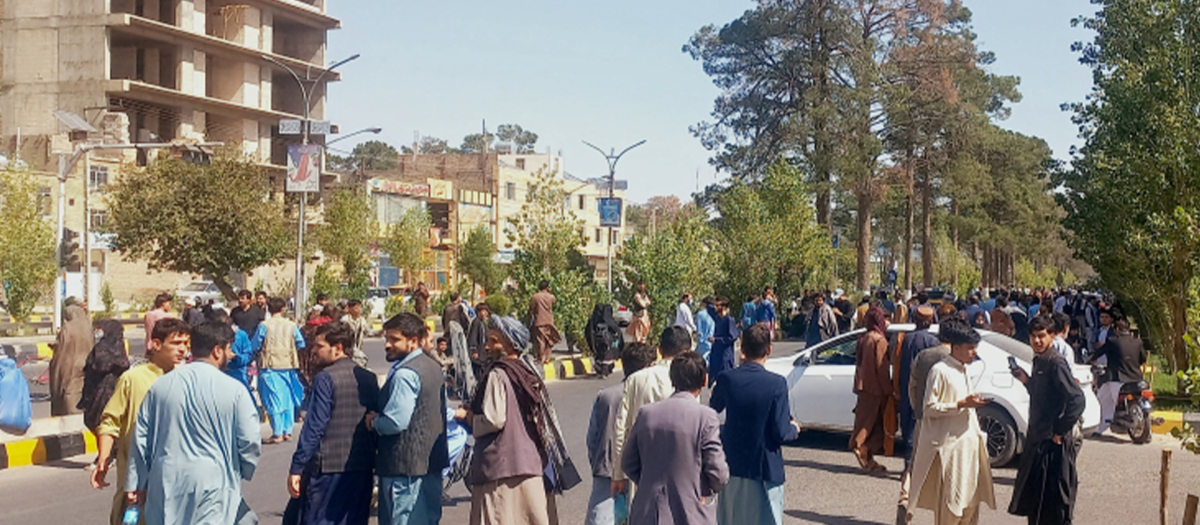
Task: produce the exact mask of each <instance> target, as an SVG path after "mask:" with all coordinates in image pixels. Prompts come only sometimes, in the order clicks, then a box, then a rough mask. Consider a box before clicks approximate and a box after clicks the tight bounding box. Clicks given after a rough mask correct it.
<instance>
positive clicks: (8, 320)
mask: <svg viewBox="0 0 1200 525" xmlns="http://www.w3.org/2000/svg"><path fill="white" fill-rule="evenodd" d="M91 313H92V314H97V313H101V312H91ZM145 317H146V314H145V312H143V313H140V314H129V313H125V314H112V315H110V316H108V317H105V319H116V320H118V321H140V320H142V319H145ZM53 320H54V315H52V314H51V315H31V316H29V319H28V320H26V321H25V322H26V323H49V322H50V321H53ZM16 322H17V320H16V319H13V317H12V316H11V315H5V316H0V324H16Z"/></svg>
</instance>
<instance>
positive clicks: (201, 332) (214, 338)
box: [155, 322, 233, 359]
mask: <svg viewBox="0 0 1200 525" xmlns="http://www.w3.org/2000/svg"><path fill="white" fill-rule="evenodd" d="M157 327H158V325H155V328H157ZM232 342H233V328H231V327H230V326H229V325H227V324H224V323H214V322H207V323H202V324H200V326H197V327H195V328H193V329H192V357H195V358H197V359H205V358H207V357H208V356H210V355H212V353H213V350H214V349H216V348H217V347H219V346H229V343H232Z"/></svg>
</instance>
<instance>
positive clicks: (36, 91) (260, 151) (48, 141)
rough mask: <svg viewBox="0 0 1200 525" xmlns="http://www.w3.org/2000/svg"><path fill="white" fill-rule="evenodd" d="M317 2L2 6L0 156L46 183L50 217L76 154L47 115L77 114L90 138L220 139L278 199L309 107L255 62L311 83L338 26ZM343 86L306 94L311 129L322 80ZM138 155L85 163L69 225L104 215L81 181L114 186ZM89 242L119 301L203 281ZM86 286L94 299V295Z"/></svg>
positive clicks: (99, 1)
mask: <svg viewBox="0 0 1200 525" xmlns="http://www.w3.org/2000/svg"><path fill="white" fill-rule="evenodd" d="M325 3H326V0H4V1H0V151H3V152H5V153H7V154H8V157H9V158H20V159H21V160H22V161H24V162H26V163H27V164H29V165H30V166H31V167H32V168H33V169H34V171H35V172H37V173H39V174H41V175H43V176H44V177H45V178H46V179H47V186H48V188H49V194H48V195H47V197H48V198H47V201H48V202H49V203H50V204H49V206H51V208H53V207H55V206H57V202H58V196H57V184H54V183H53V178H54V172H55V166H56V164H57V152H60V151H64V150H69V149H70V148H71V144H70V142H69V141H68V140H67V137H66V132H67V131H69V130H68V129H66V127H65V126H64V125H63V124H62V123H61V122H60V121H59V120H58V119H56V118H55V116H54V115H53V114H52V113H51V112H52V111H54V110H65V111H69V112H71V113H75V114H77V115H80V116H82V117H83V118H84V119H85V120H87V121H88V122H89V123H91V124H93V125H94V126H95V127H97V128H99V129H100V132H99V133H93V134H91V136H89V137H88V140H90V141H105V142H112V143H126V142H142V143H146V142H153V143H161V142H171V141H177V140H192V141H214V142H215V141H220V142H224V143H225V144H226V145H227V146H234V147H237V148H239V149H240V150H241V151H243V152H245V153H246V154H247V155H249V156H251V158H253V159H255V160H256V161H257V162H259V163H260V164H261V165H263V166H265V167H267V168H268V173H270V174H271V178H272V180H273V182H274V183H275V184H276V185H277V187H278V188H279V189H282V186H283V176H282V175H283V172H284V169H285V165H286V154H287V146H288V144H289V143H294V142H299V137H297V136H281V135H280V134H279V132H278V122H279V120H280V119H298V118H301V115H302V114H303V113H304V97H303V96H302V93H301V89H300V87H299V86H298V85H297V83H296V81H295V80H294V79H293V78H292V77H291V75H290V73H288V72H287V71H285V70H284V69H282V68H280V67H278V66H275V65H273V64H272V63H270V62H268V61H267V60H265V59H264V58H263V57H264V56H266V57H270V58H272V59H274V60H276V61H278V62H280V63H283V64H285V65H287V66H289V67H291V68H292V69H294V70H296V71H299V72H300V74H301V75H303V74H305V72H311V74H312V76H313V77H316V76H317V75H319V74H320V73H321V72H322V71H323V68H324V67H325V65H326V64H327V57H326V49H327V40H326V33H327V31H328V30H330V29H335V28H338V27H340V22H339V21H338V20H337V19H335V18H333V17H330V16H329V15H328V14H327V13H326V8H325ZM338 79H339V76H338V75H337V74H336V73H332V72H331V73H329V74H326V75H325V76H324V77H323V80H322V82H321V83H319V84H316V85H314V86H313V88H312V91H313V94H312V96H311V104H310V117H311V118H313V119H323V118H324V116H325V103H326V97H325V93H326V90H325V83H326V82H328V81H336V80H338ZM321 140H322V137H320V136H318V137H315V141H316V142H320V141H321ZM146 155H147V153H145V152H142V151H140V150H139V151H138V152H129V153H124V154H118V153H109V154H106V155H104V154H99V153H97V154H92V155H91V156H90V157H91V158H89V159H88V161H86V162H81V163H80V165H79V166H77V167H76V171H75V173H74V174H72V177H71V181H72V182H69V183H68V185H67V199H66V201H67V210H66V215H67V217H68V219H67V224H68V227H69V228H71V227H74V228H80V227H82V226H83V225H82V224H81V223H82V222H84V221H83V219H82V218H83V217H92V218H94V219H96V220H98V221H103V218H104V217H103V204H102V203H103V198H102V195H99V194H100V193H102V192H103V186H104V184H103V183H102V182H96V183H94V184H86V185H85V184H84V183H83V182H82V181H83V180H84V179H85V174H86V177H87V178H88V180H91V178H96V180H97V181H99V180H101V178H100V176H99V175H96V176H95V177H93V175H95V174H93V173H90V172H92V171H99V172H105V173H106V175H105V178H106V177H113V178H115V177H117V176H119V169H118V167H119V165H120V164H121V163H122V162H130V163H136V164H144V163H145V162H146V160H147V159H146ZM85 187H86V188H90V190H91V191H92V192H95V193H89V192H85V191H84V188H85ZM85 203H87V204H86V206H85ZM50 212H51V213H53V210H50ZM96 245H97V246H98V248H97V249H99V250H100V251H101V252H102V253H95V256H94V257H93V260H97V259H99V260H101V261H104V263H102V264H101V265H100V266H99V270H100V273H101V274H102V278H104V280H106V281H107V282H109V283H110V285H111V286H112V287H113V289H114V294H115V295H116V296H117V297H118V299H119V300H122V301H124V300H126V299H127V298H137V299H140V296H143V295H147V294H152V293H153V292H154V291H161V290H164V289H173V288H174V287H175V286H176V285H177V284H179V283H182V282H186V281H188V280H190V279H192V278H196V277H198V276H183V275H176V274H158V273H157V272H149V271H148V270H147V269H146V268H145V266H144V265H140V264H137V263H133V262H129V261H123V260H121V259H120V258H119V257H118V256H116V255H115V254H108V253H103V252H104V245H103V243H96ZM93 271H97V268H96V265H94V266H93ZM256 273H258V274H261V275H270V274H272V273H276V274H280V275H282V276H286V275H287V274H288V272H287V271H281V272H267V271H263V272H256ZM151 274H153V275H151ZM134 276H136V277H137V278H132V277H134ZM246 285H247V286H252V284H250V283H246ZM91 288H92V291H93V293H92V294H91V295H93V299H94V298H95V297H94V296H95V290H96V289H97V288H98V287H97V286H92V287H91Z"/></svg>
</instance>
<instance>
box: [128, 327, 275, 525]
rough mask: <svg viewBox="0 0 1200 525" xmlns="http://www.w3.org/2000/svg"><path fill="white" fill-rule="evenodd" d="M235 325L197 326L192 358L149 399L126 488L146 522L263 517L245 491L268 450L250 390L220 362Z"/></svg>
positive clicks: (172, 524)
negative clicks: (137, 501)
mask: <svg viewBox="0 0 1200 525" xmlns="http://www.w3.org/2000/svg"><path fill="white" fill-rule="evenodd" d="M232 341H233V329H232V328H230V327H228V326H226V325H224V324H221V323H204V324H202V325H200V326H198V327H195V328H193V330H192V357H193V358H194V359H195V361H194V362H193V363H192V364H189V365H186V366H183V367H178V368H176V369H175V370H174V371H173V372H172V373H170V374H168V375H165V376H163V377H162V378H161V379H159V380H158V381H157V382H155V383H154V386H153V387H151V388H150V391H149V392H148V393H147V394H146V399H145V400H144V401H143V402H142V408H141V410H140V411H139V412H138V419H137V428H136V430H135V432H134V440H133V444H132V446H131V450H130V462H129V471H128V476H127V478H126V483H125V490H126V492H127V496H128V497H129V498H130V499H131V500H133V499H140V500H141V501H142V502H143V503H142V504H143V506H144V508H143V513H142V516H143V518H144V519H145V523H146V525H176V524H181V523H188V524H237V525H251V524H256V523H258V517H257V516H256V515H255V514H254V512H253V511H251V510H250V507H248V506H247V505H246V503H245V501H244V500H243V499H242V487H241V480H243V479H244V480H247V481H249V480H250V478H251V477H253V476H254V469H255V467H256V466H257V464H258V458H259V455H260V454H261V453H262V442H261V438H260V436H259V421H258V413H257V411H255V409H254V403H252V402H251V401H250V394H249V393H247V392H246V389H245V388H244V387H242V385H240V384H239V383H238V382H237V380H235V379H233V378H231V377H229V376H227V375H225V374H224V373H223V372H222V371H221V369H222V368H223V367H224V366H225V365H226V364H227V363H228V362H229V360H230V359H231V358H232V356H233V351H232V350H231V349H230V344H231V343H232Z"/></svg>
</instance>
